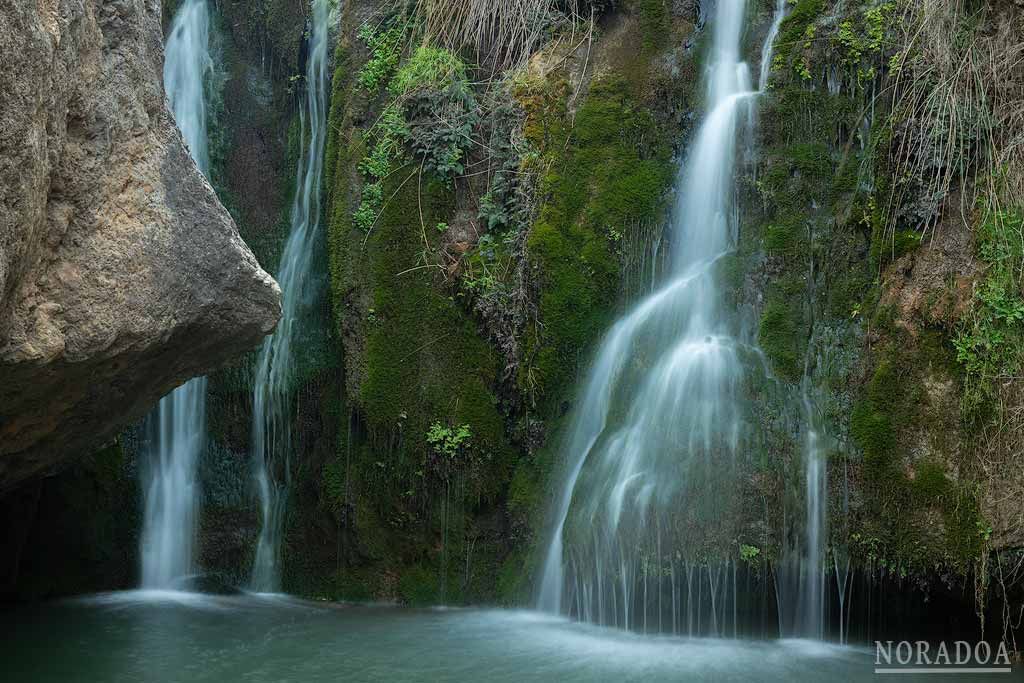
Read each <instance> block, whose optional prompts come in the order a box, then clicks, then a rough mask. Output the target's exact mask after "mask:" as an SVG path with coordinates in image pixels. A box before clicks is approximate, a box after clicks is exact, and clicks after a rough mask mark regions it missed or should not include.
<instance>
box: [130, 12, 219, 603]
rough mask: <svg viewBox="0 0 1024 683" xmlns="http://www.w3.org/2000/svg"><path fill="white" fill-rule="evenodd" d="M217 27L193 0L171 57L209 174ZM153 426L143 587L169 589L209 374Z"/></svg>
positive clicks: (191, 517)
mask: <svg viewBox="0 0 1024 683" xmlns="http://www.w3.org/2000/svg"><path fill="white" fill-rule="evenodd" d="M209 31H210V14H209V9H208V8H207V6H206V0H186V2H185V3H184V4H183V5H182V6H181V8H180V9H179V10H178V13H177V14H176V15H175V17H174V21H173V22H172V23H171V30H170V34H169V35H168V37H167V49H166V54H165V58H164V89H165V90H166V92H167V101H168V106H169V108H170V110H171V113H172V114H173V115H174V120H175V122H176V123H177V124H178V128H179V129H180V130H181V134H182V137H183V138H184V140H185V144H186V145H187V146H188V149H189V152H190V153H191V155H192V158H193V159H194V160H195V162H196V166H197V167H198V168H199V170H200V171H201V172H202V173H203V175H208V173H209V153H208V150H207V138H206V104H205V100H204V81H205V78H206V75H207V73H208V72H209V71H210V70H211V69H212V66H213V64H212V61H211V59H210V51H209ZM145 429H146V432H147V437H148V438H147V443H148V448H147V452H146V453H145V455H144V457H143V466H142V468H141V470H142V475H143V491H144V505H145V514H144V520H143V527H142V542H141V555H142V585H143V587H145V588H167V587H170V586H172V585H173V584H174V582H175V581H176V580H177V579H180V578H181V577H184V576H186V575H188V574H190V573H191V571H192V567H193V565H192V555H193V547H194V545H195V536H196V514H197V500H198V493H199V485H198V482H197V481H196V465H197V463H198V461H199V455H200V453H201V452H202V449H203V447H204V446H205V443H206V378H205V377H198V378H195V379H192V380H190V381H189V382H187V383H185V384H184V385H182V386H180V387H178V388H177V389H175V390H174V391H172V392H171V393H170V394H169V395H167V396H165V397H164V398H163V399H161V400H160V403H159V404H158V405H157V407H156V409H155V410H154V411H153V413H152V414H150V416H149V417H148V418H147V420H146V425H145Z"/></svg>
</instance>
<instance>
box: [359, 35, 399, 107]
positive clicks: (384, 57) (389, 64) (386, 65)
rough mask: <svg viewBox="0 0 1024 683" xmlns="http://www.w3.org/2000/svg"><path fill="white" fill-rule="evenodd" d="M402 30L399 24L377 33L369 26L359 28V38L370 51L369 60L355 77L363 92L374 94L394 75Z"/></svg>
mask: <svg viewBox="0 0 1024 683" xmlns="http://www.w3.org/2000/svg"><path fill="white" fill-rule="evenodd" d="M402 29H403V27H402V26H401V25H399V24H395V25H393V26H391V27H389V28H386V29H384V30H379V31H378V30H376V28H375V27H373V26H371V25H370V24H363V25H362V27H360V29H359V37H360V38H361V39H362V40H363V42H365V43H366V46H367V47H368V48H369V49H370V58H369V59H368V60H367V61H366V64H365V65H363V68H362V69H361V70H360V71H359V75H358V76H357V77H356V80H358V81H359V85H360V86H361V87H362V88H363V89H364V90H365V91H367V92H369V93H376V92H377V91H378V90H380V88H381V86H383V85H384V84H385V83H387V82H388V79H389V78H391V74H393V73H394V71H395V68H396V67H397V66H398V60H399V58H400V57H401V55H402V49H401V48H402V37H403V33H404V31H403V30H402Z"/></svg>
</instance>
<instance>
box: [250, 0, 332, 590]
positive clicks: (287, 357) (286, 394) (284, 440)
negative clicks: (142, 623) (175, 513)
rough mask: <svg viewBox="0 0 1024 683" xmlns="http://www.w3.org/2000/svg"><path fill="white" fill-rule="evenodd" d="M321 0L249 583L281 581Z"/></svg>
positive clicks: (263, 375) (308, 232) (322, 53)
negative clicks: (255, 545)
mask: <svg viewBox="0 0 1024 683" xmlns="http://www.w3.org/2000/svg"><path fill="white" fill-rule="evenodd" d="M329 17H330V8H329V2H328V0H313V23H312V31H311V33H310V37H309V50H308V56H307V62H306V84H305V85H306V93H305V100H304V106H303V110H302V112H301V116H302V135H303V138H302V141H301V144H300V146H301V152H300V156H299V161H298V166H297V169H296V176H295V199H294V202H293V204H292V212H291V232H290V233H289V235H288V241H287V242H286V243H285V248H284V252H283V253H282V255H281V264H280V267H279V269H278V273H277V281H278V282H279V283H280V285H281V294H282V301H281V308H282V310H281V322H280V323H279V324H278V326H277V331H276V332H275V333H274V334H273V336H271V337H268V338H267V339H266V340H265V341H264V342H263V347H262V349H261V350H260V354H259V359H258V361H257V365H256V383H255V385H254V387H253V425H252V447H253V459H254V462H255V464H256V471H255V482H256V492H257V495H258V496H259V503H260V514H261V518H262V527H261V529H260V537H259V543H258V545H257V548H256V559H255V561H254V562H253V567H252V577H251V579H250V584H251V587H252V589H253V590H256V591H260V592H276V591H278V590H279V589H280V554H281V539H282V535H283V532H284V515H285V506H286V504H287V499H288V485H289V480H290V467H291V465H290V456H291V449H292V442H291V420H292V418H293V410H292V401H293V399H294V396H293V391H292V387H291V382H292V379H293V376H294V370H295V354H294V349H293V344H294V343H295V341H296V335H297V333H298V332H299V329H298V328H299V321H300V319H301V316H302V313H303V307H304V305H305V304H306V302H307V301H308V299H309V296H308V294H309V292H307V289H308V283H309V282H310V280H311V278H310V270H311V263H312V259H313V251H314V250H313V246H314V243H315V241H316V239H317V236H318V234H319V232H320V208H321V206H320V201H321V200H320V186H321V183H322V179H323V163H324V142H325V139H326V137H327V111H326V109H327V38H328V35H327V34H328V29H329V27H328V23H329V21H328V20H329Z"/></svg>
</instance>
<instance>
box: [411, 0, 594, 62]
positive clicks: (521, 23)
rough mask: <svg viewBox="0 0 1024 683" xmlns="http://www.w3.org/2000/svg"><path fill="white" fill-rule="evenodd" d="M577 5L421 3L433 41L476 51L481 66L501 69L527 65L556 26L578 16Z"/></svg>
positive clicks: (522, 0) (540, 0)
mask: <svg viewBox="0 0 1024 683" xmlns="http://www.w3.org/2000/svg"><path fill="white" fill-rule="evenodd" d="M575 5H576V3H575V2H569V3H568V4H567V3H565V2H564V1H563V2H559V0H421V2H420V3H419V9H420V12H421V13H422V15H423V17H424V19H425V22H424V23H425V27H426V32H427V35H428V37H429V38H430V39H431V40H432V41H433V42H434V43H436V44H437V45H440V46H442V47H444V48H446V49H448V50H451V51H453V52H458V51H459V50H461V49H463V48H467V47H468V48H471V49H473V50H475V51H476V54H477V61H478V62H479V63H480V64H488V65H491V66H492V67H493V68H495V69H500V68H502V67H510V66H517V65H519V64H521V63H522V62H524V61H525V60H526V59H527V58H528V57H529V56H530V55H531V54H532V53H533V51H534V50H535V49H536V48H537V47H538V46H539V45H540V44H541V43H542V42H543V41H544V37H545V36H546V35H547V33H548V32H549V30H550V28H551V26H552V25H553V24H554V23H556V22H557V21H558V20H559V19H560V18H564V16H565V14H564V13H563V12H562V11H561V10H560V7H561V6H567V11H568V12H569V15H570V16H571V15H574V14H575V11H574V10H575Z"/></svg>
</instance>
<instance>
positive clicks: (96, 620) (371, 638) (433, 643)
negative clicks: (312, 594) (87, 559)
mask: <svg viewBox="0 0 1024 683" xmlns="http://www.w3.org/2000/svg"><path fill="white" fill-rule="evenodd" d="M0 632H2V633H3V634H4V637H3V640H2V644H0V662H2V663H3V664H2V669H0V671H2V672H3V674H2V675H0V680H4V681H11V682H21V681H54V682H58V681H59V682H60V683H67V682H69V681H83V682H88V681H126V682H135V681H154V682H170V681H182V682H188V683H200V682H203V681H217V682H218V683H222V682H228V681H246V682H250V681H253V682H262V681H275V682H284V681H295V682H306V681H641V680H642V681H769V682H770V681H787V682H788V681H830V682H833V683H834V682H837V681H868V680H874V681H878V680H884V679H885V678H892V677H891V676H883V677H878V676H876V675H874V673H873V668H874V653H873V651H869V650H868V649H866V648H847V647H838V646H834V645H826V644H821V643H814V642H810V641H781V642H745V641H731V640H710V639H698V640H685V639H678V638H663V637H652V636H641V635H636V634H630V633H625V632H622V631H618V630H614V629H605V628H599V627H594V626H587V625H582V624H576V623H571V622H568V621H565V620H562V619H559V618H555V617H551V616H547V615H543V614H538V613H534V612H526V611H510V610H478V609H447V610H443V609H435V610H429V609H428V610H412V609H401V608H394V607H384V606H355V605H343V604H331V603H311V602H304V601H298V600H293V599H290V598H285V597H276V596H238V597H210V596H199V595H195V594H183V593H153V592H131V593H115V594H108V595H101V596H95V597H91V598H86V599H81V600H76V601H67V602H59V603H51V604H46V605H39V606H35V607H32V608H26V609H22V610H16V611H8V612H3V613H0ZM1017 673H1018V672H1016V671H1015V672H1014V673H1013V674H1011V675H1009V676H1006V675H1002V676H992V677H991V678H992V680H1004V681H1005V680H1019V678H1018V676H1017ZM897 678H898V679H906V678H907V677H906V676H898V677H897ZM911 678H913V679H916V680H920V679H921V678H922V677H920V676H914V677H911ZM946 678H947V679H948V678H950V677H948V676H947V677H946ZM952 678H953V679H954V680H957V681H963V680H981V679H979V678H976V677H969V676H962V675H958V676H953V677H952Z"/></svg>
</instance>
